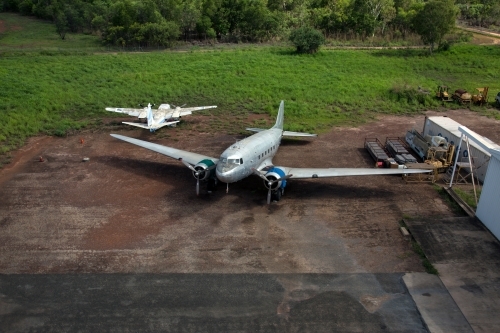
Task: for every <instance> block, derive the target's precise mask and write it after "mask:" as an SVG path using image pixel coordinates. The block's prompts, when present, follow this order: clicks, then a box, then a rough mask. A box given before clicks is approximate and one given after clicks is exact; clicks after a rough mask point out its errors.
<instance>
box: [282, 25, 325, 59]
mask: <svg viewBox="0 0 500 333" xmlns="http://www.w3.org/2000/svg"><path fill="white" fill-rule="evenodd" d="M289 39H290V41H291V42H292V43H293V45H295V47H296V48H297V52H298V53H315V52H316V51H318V49H319V47H320V46H321V45H323V44H324V43H325V37H324V36H323V34H322V33H321V32H319V31H318V30H315V29H313V28H311V27H302V28H298V29H295V30H293V31H292V32H291V34H290V38H289Z"/></svg>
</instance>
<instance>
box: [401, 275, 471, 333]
mask: <svg viewBox="0 0 500 333" xmlns="http://www.w3.org/2000/svg"><path fill="white" fill-rule="evenodd" d="M403 281H404V283H405V284H406V287H407V288H408V291H409V292H410V294H411V296H412V297H413V300H414V301H415V303H416V305H417V308H418V310H419V311H420V314H421V315H422V319H423V320H424V322H425V324H426V325H427V328H428V329H429V331H430V332H432V333H446V332H455V333H462V332H463V333H469V332H473V330H472V328H471V326H470V325H469V323H468V322H467V320H466V319H465V317H464V315H463V314H462V312H461V311H460V309H459V308H458V306H457V304H456V303H455V301H454V300H453V298H452V297H451V295H450V293H449V292H448V290H447V289H446V287H445V286H444V285H443V283H442V282H441V280H440V279H439V277H438V276H436V275H432V274H427V273H407V274H405V275H404V276H403Z"/></svg>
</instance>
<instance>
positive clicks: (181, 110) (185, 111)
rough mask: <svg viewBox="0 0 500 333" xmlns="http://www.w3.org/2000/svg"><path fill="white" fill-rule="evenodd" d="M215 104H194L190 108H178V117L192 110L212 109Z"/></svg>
mask: <svg viewBox="0 0 500 333" xmlns="http://www.w3.org/2000/svg"><path fill="white" fill-rule="evenodd" d="M216 107H217V105H210V106H195V107H192V108H180V109H179V110H178V111H179V117H182V116H187V115H189V114H191V113H192V112H194V111H201V110H206V109H214V108H216Z"/></svg>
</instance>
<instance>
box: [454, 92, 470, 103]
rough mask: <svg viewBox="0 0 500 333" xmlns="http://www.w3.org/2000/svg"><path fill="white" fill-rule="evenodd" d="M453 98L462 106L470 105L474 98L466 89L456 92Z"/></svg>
mask: <svg viewBox="0 0 500 333" xmlns="http://www.w3.org/2000/svg"><path fill="white" fill-rule="evenodd" d="M451 98H453V99H454V100H456V101H457V102H459V103H460V104H466V103H469V104H470V102H471V99H472V96H471V94H469V93H468V92H467V90H465V89H457V90H455V93H454V94H453V95H452V96H451Z"/></svg>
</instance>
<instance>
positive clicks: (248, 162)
mask: <svg viewBox="0 0 500 333" xmlns="http://www.w3.org/2000/svg"><path fill="white" fill-rule="evenodd" d="M282 134H283V130H281V129H279V128H271V129H268V130H264V131H262V132H259V133H256V134H254V135H252V136H249V137H248V138H245V139H243V140H241V141H238V142H236V143H235V144H232V145H231V146H230V147H229V148H227V149H226V150H225V151H224V152H223V153H222V154H221V156H220V159H219V163H218V164H217V169H216V175H217V178H218V179H219V180H220V181H221V182H224V183H234V182H237V181H238V180H241V179H243V178H245V177H248V176H249V175H250V174H252V173H253V169H256V170H260V169H263V168H265V167H267V166H271V165H273V164H272V159H273V157H274V155H275V154H276V152H277V151H278V147H279V145H280V143H281V137H282Z"/></svg>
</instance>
